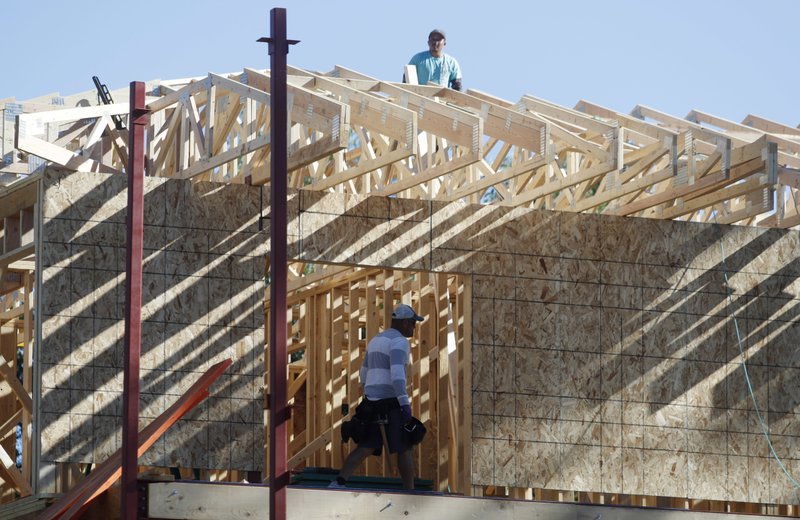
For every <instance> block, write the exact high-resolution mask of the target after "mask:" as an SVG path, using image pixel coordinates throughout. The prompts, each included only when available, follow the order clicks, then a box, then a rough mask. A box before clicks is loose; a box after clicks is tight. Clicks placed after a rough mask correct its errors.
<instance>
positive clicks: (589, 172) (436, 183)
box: [0, 66, 800, 228]
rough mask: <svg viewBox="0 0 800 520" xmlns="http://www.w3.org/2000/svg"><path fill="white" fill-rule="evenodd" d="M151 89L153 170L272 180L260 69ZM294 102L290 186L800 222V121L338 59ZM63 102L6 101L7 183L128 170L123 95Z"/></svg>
mask: <svg viewBox="0 0 800 520" xmlns="http://www.w3.org/2000/svg"><path fill="white" fill-rule="evenodd" d="M148 88H149V91H148V92H149V97H148V108H149V109H150V111H151V125H150V127H149V130H148V162H147V174H148V175H151V176H162V177H175V178H182V179H187V178H192V179H198V180H210V181H219V182H235V183H236V182H249V183H252V184H265V183H268V182H269V173H268V171H269V169H268V167H267V164H268V163H269V160H270V143H269V124H270V123H269V122H270V117H269V71H263V70H255V69H250V68H245V69H244V70H243V71H242V72H239V73H234V74H226V75H218V74H213V73H210V74H208V75H207V76H204V77H201V78H191V79H183V80H174V81H169V82H166V81H163V82H150V83H149V84H148ZM74 97H75V96H73V98H74ZM288 97H289V99H288V104H289V107H288V108H289V117H290V128H289V129H288V132H289V142H290V145H289V150H288V152H289V170H290V184H289V185H290V187H294V188H302V189H309V190H314V191H325V190H329V191H335V192H344V193H359V194H383V195H386V196H398V197H404V198H417V199H428V200H442V201H464V202H480V203H484V204H497V205H504V206H511V207H534V208H543V209H553V210H560V211H573V212H589V213H602V214H610V215H629V216H638V217H647V218H659V219H677V220H691V221H701V222H717V223H727V224H742V225H753V226H763V227H779V228H791V227H796V226H798V225H800V212H798V205H797V199H798V190H800V130H798V129H797V128H792V127H790V126H788V125H785V124H782V123H778V122H773V121H768V120H766V119H763V118H760V117H757V116H753V115H748V116H747V117H745V119H744V120H743V122H742V123H735V122H732V121H727V120H725V119H723V118H719V117H716V116H713V115H710V114H707V113H705V112H702V111H699V110H692V111H691V112H689V114H687V116H686V117H684V118H680V117H676V116H672V115H669V114H665V113H662V112H659V111H657V110H655V109H652V108H649V107H645V106H643V105H636V106H635V107H634V108H633V110H632V111H631V112H630V113H629V114H623V113H620V112H616V111H614V110H611V109H608V108H605V107H602V106H599V105H596V104H593V103H590V102H588V101H584V100H581V101H579V102H578V103H577V104H576V106H575V107H574V108H568V107H563V106H559V105H557V104H554V103H551V102H548V101H546V100H543V99H539V98H537V97H534V96H531V95H524V96H522V97H521V98H520V100H519V101H517V102H516V103H513V102H510V101H506V100H503V99H499V98H497V97H494V96H492V95H490V94H486V93H483V92H480V91H477V90H468V91H467V92H457V91H453V90H450V89H442V88H439V87H431V86H416V85H413V86H412V85H407V84H402V83H392V82H385V81H380V80H378V79H375V78H371V77H369V76H366V75H364V74H361V73H358V72H356V71H353V70H350V69H347V68H345V67H341V66H336V67H335V68H334V69H333V70H332V71H330V72H328V73H316V72H312V71H307V70H303V69H299V68H294V67H289V95H288ZM64 106H65V105H62V106H60V107H56V106H52V107H50V108H53V110H50V111H45V110H44V109H45V108H48V106H47V105H44V104H43V103H41V100H37V101H32V102H30V103H25V102H23V103H15V104H11V103H8V104H6V105H4V107H3V108H4V109H5V110H6V111H8V110H9V107H11V108H13V111H14V113H15V114H14V115H13V117H11V119H13V120H14V125H12V126H13V132H14V134H15V143H14V146H15V150H14V151H13V153H12V154H10V155H9V154H5V155H6V157H7V158H6V162H7V163H9V164H7V165H6V166H5V167H4V168H3V169H2V170H0V172H2V173H3V174H4V177H3V178H4V179H5V181H6V183H8V182H9V180H10V181H13V180H16V179H18V178H21V177H25V176H27V175H29V174H30V171H28V172H24V173H23V172H22V170H23V169H24V164H21V163H20V161H19V160H17V159H18V158H23V159H24V158H27V157H31V156H35V157H38V158H40V159H41V160H37V161H35V162H33V163H31V164H33V165H35V166H37V167H40V166H41V164H42V163H43V162H44V163H55V164H58V165H61V166H64V167H67V168H71V169H74V170H79V171H97V172H109V173H115V172H121V171H123V170H124V164H125V163H126V157H125V148H126V147H125V142H126V139H127V132H126V130H124V129H123V130H118V129H116V128H115V126H114V124H113V118H114V117H115V116H118V115H124V114H126V113H127V111H128V107H127V104H126V103H117V104H114V105H100V106H89V107H80V108H64ZM5 115H8V113H6V114H5ZM5 119H6V120H8V119H9V118H8V117H5ZM4 128H5V132H6V133H7V132H8V130H9V128H8V125H6V126H5V127H4ZM4 142H8V136H7V135H4ZM4 151H5V150H4ZM9 157H11V160H10V161H9V159H8V158H9ZM28 170H32V171H35V168H30V167H29V168H28Z"/></svg>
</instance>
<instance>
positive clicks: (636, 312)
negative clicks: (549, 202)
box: [297, 192, 800, 503]
mask: <svg viewBox="0 0 800 520" xmlns="http://www.w3.org/2000/svg"><path fill="white" fill-rule="evenodd" d="M300 211H301V213H300V218H299V219H298V220H297V222H298V224H299V235H300V236H301V239H300V241H299V242H298V246H299V247H298V250H297V255H298V256H299V257H302V258H305V259H308V260H313V259H320V260H327V261H342V262H356V263H362V264H369V265H375V264H377V265H397V266H402V267H412V268H415V269H431V270H434V271H438V270H445V271H451V272H462V273H468V274H472V275H473V277H472V280H473V284H472V285H473V288H472V293H473V301H472V349H473V361H472V366H473V373H472V378H473V431H472V437H473V459H472V482H473V484H475V485H497V486H515V487H537V488H549V489H567V490H580V491H595V492H607V493H625V494H634V495H660V496H676V497H693V498H700V499H715V500H731V501H753V502H772V503H782V502H783V503H785V502H793V501H795V493H794V490H793V487H792V485H791V482H790V481H789V480H788V479H787V478H786V476H785V475H784V474H783V472H782V471H781V469H780V468H779V467H778V465H777V463H776V462H775V461H774V460H772V459H771V458H770V454H769V448H768V445H767V443H766V441H765V438H764V436H763V435H762V433H761V426H760V423H759V420H758V417H757V414H756V412H755V410H754V406H753V402H752V400H751V398H750V396H749V394H748V384H747V381H746V379H745V378H744V375H743V374H744V371H743V369H742V367H741V364H740V359H741V358H740V354H739V342H738V339H739V338H741V341H742V347H743V349H744V350H745V352H746V355H747V359H748V363H749V364H748V373H749V376H750V380H751V384H752V388H753V390H754V392H755V397H756V400H757V402H758V405H759V407H760V409H761V415H762V417H763V418H764V421H765V424H766V426H767V427H768V428H769V430H770V432H771V434H772V437H771V438H772V443H773V445H774V447H775V450H776V452H777V453H778V454H779V456H780V457H781V458H782V460H783V462H784V464H785V465H786V466H787V468H788V469H789V471H793V470H794V471H793V473H794V475H795V477H796V476H797V475H798V474H800V460H798V453H800V426H798V425H800V421H798V416H797V412H798V410H799V409H800V389H798V388H799V387H798V385H797V384H796V382H797V381H798V380H800V354H798V352H800V351H798V350H797V345H798V344H800V330H799V329H798V325H797V319H798V313H799V311H800V305H799V304H800V301H799V300H798V298H800V280H799V279H798V275H800V262H798V261H797V257H798V255H800V237H799V236H798V233H797V232H796V231H785V230H765V229H756V228H744V227H734V226H718V225H711V224H709V225H704V224H696V223H684V222H675V221H659V220H646V219H630V218H615V217H600V216H593V215H584V214H573V213H552V212H543V211H535V210H525V209H519V208H516V209H508V208H502V207H479V206H464V205H459V204H445V203H439V202H425V201H408V200H397V199H382V198H362V199H359V198H349V199H346V200H345V199H343V198H341V197H339V196H336V195H320V194H313V193H306V192H303V193H301V194H300ZM733 316H736V319H735V320H734V319H733V318H732V317H733Z"/></svg>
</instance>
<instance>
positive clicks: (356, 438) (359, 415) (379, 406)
mask: <svg viewBox="0 0 800 520" xmlns="http://www.w3.org/2000/svg"><path fill="white" fill-rule="evenodd" d="M399 408H400V403H398V402H397V399H396V398H394V397H390V398H387V399H379V400H377V401H370V400H368V399H362V400H361V402H360V403H358V406H356V413H355V415H354V416H353V418H352V419H350V420H349V421H345V422H343V423H342V443H346V442H347V441H349V440H350V439H353V442H355V443H356V444H358V443H359V442H361V439H364V438H366V437H367V435H369V427H370V424H372V423H377V422H385V421H387V420H388V418H389V412H390V411H391V410H396V409H399Z"/></svg>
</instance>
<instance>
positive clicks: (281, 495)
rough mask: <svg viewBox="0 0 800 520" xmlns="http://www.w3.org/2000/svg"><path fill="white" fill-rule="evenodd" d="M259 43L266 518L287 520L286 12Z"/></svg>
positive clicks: (273, 19) (273, 18) (273, 15)
mask: <svg viewBox="0 0 800 520" xmlns="http://www.w3.org/2000/svg"><path fill="white" fill-rule="evenodd" d="M258 41H260V42H264V41H265V42H267V43H269V55H270V98H269V110H270V118H271V128H270V142H271V146H270V148H271V160H270V218H269V243H270V284H269V297H270V313H269V331H270V333H269V362H270V364H269V368H270V370H269V392H270V395H269V517H270V520H285V519H286V486H287V485H288V484H289V468H288V466H289V465H288V460H287V448H288V437H287V420H288V418H289V408H288V406H287V404H286V378H287V356H288V353H287V348H286V333H287V329H286V288H287V273H288V268H287V265H286V262H287V254H286V241H287V236H286V235H287V233H286V220H287V216H286V197H287V195H286V186H287V171H286V169H287V157H286V154H287V138H286V133H287V132H286V127H287V120H288V117H287V111H286V101H287V96H286V55H287V54H289V45H291V44H295V43H297V41H295V40H287V39H286V9H284V8H282V7H276V8H274V9H272V10H271V11H270V37H269V38H261V39H259V40H258Z"/></svg>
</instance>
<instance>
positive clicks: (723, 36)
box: [0, 0, 800, 126]
mask: <svg viewBox="0 0 800 520" xmlns="http://www.w3.org/2000/svg"><path fill="white" fill-rule="evenodd" d="M3 4H4V5H3V8H2V18H3V23H2V27H3V30H2V33H0V34H2V35H1V36H0V41H2V48H3V53H2V55H3V57H4V60H3V62H4V63H3V68H2V69H3V72H2V73H0V99H3V98H6V97H12V96H13V97H16V98H17V99H30V98H32V97H36V96H40V95H44V94H49V93H52V92H60V93H61V94H62V95H64V94H73V93H77V92H82V91H84V90H88V89H91V88H92V82H91V77H92V76H93V75H98V76H100V78H101V79H102V80H103V81H104V82H105V83H106V84H108V86H109V88H111V89H115V88H120V87H124V86H126V85H127V84H128V83H129V82H130V81H133V80H151V79H175V78H183V77H190V76H201V75H204V74H206V73H207V72H216V73H224V72H234V71H240V70H241V69H242V68H243V67H245V66H247V67H254V68H268V67H269V55H268V53H267V46H266V45H265V44H259V43H256V40H257V39H258V38H259V37H261V36H268V35H269V11H270V9H271V8H272V7H285V8H286V9H287V20H288V35H289V37H290V38H293V39H299V40H301V43H300V44H299V45H297V46H295V47H293V48H292V49H291V51H290V54H289V57H288V60H289V63H290V64H291V65H294V66H298V67H303V68H308V69H312V70H319V71H323V72H325V71H328V70H330V69H332V68H333V66H334V65H337V64H338V65H343V66H345V67H348V68H352V69H355V70H357V71H359V72H362V73H364V74H368V75H371V76H375V77H377V78H379V79H384V80H390V81H398V80H399V79H400V77H401V74H402V67H403V65H404V64H405V63H406V62H407V61H408V59H409V58H410V57H411V55H412V54H414V53H415V52H418V51H420V50H424V49H425V48H426V40H427V35H428V32H429V31H430V30H431V29H432V28H434V27H439V28H442V29H444V30H445V31H446V32H447V48H446V52H448V53H450V54H452V55H453V56H455V57H456V58H457V59H458V60H459V62H460V64H461V68H462V71H463V75H464V85H465V87H466V88H475V89H479V90H482V91H484V92H488V93H490V94H493V95H495V96H498V97H501V98H504V99H507V100H509V101H517V100H518V99H519V98H520V96H522V95H523V94H530V95H533V96H536V97H540V98H543V99H546V100H549V101H552V102H555V103H558V104H561V105H565V106H569V107H572V106H574V105H575V103H576V102H577V101H578V100H580V99H586V100H588V101H591V102H593V103H597V104H600V105H604V106H606V107H608V108H612V109H614V110H617V111H620V112H629V111H630V110H631V109H632V108H633V107H634V106H635V105H636V104H643V105H647V106H650V107H652V108H655V109H658V110H661V111H663V112H667V113H670V114H672V115H675V116H680V117H683V116H685V115H686V113H687V112H689V110H691V109H698V110H701V111H704V112H709V113H711V114H714V115H716V116H719V117H723V118H727V119H731V120H733V121H736V122H739V121H741V120H742V119H743V118H744V117H745V116H746V115H747V114H748V113H752V114H755V115H760V116H762V117H766V118H769V119H773V120H776V121H778V122H781V123H784V124H788V125H790V126H797V125H798V123H800V103H799V102H798V95H797V92H798V90H800V89H798V83H799V82H798V75H800V73H799V72H798V37H797V35H796V33H797V28H796V25H797V22H798V20H800V1H794V0H758V1H756V0H749V1H744V0H728V1H715V0H693V1H687V0H670V1H663V0H662V1H650V0H639V1H633V0H630V1H629V0H622V1H612V0H594V1H570V0H557V1H550V2H540V1H524V0H516V1H505V0H493V1H491V2H486V3H484V4H477V3H468V2H465V1H463V0H459V1H450V0H442V1H439V2H434V1H430V0H429V1H417V0H406V1H402V2H386V1H381V0H374V1H372V2H364V1H359V0H350V1H348V2H340V1H335V0H324V1H316V0H308V1H300V0H286V1H284V2H283V3H280V4H275V3H268V2H257V1H255V0H228V1H225V2H219V1H210V0H192V1H189V0H160V1H154V0H136V1H134V2H117V1H115V0H105V1H99V0H71V1H64V0H4V1H3Z"/></svg>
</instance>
